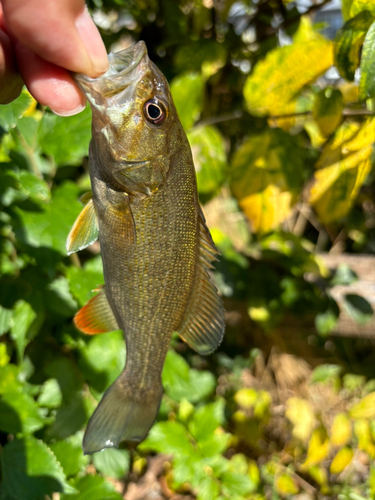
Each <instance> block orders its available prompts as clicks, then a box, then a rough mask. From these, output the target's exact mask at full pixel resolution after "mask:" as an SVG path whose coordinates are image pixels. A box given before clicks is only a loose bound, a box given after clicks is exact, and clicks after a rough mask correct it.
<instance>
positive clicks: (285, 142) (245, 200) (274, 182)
mask: <svg viewBox="0 0 375 500" xmlns="http://www.w3.org/2000/svg"><path fill="white" fill-rule="evenodd" d="M298 141H299V139H297V138H294V137H292V136H290V135H289V134H286V133H285V132H283V131H282V130H280V129H268V130H267V131H266V132H264V133H262V134H258V135H256V136H252V137H251V138H250V139H249V140H247V141H246V142H245V143H244V144H243V145H242V146H241V147H240V148H239V149H238V150H237V152H236V153H235V155H234V157H233V162H232V164H233V168H232V178H231V188H232V191H233V194H234V196H235V197H236V198H237V200H238V202H239V205H240V207H241V209H242V210H243V211H244V212H245V214H246V215H247V217H248V218H249V220H250V222H251V224H252V227H253V229H254V231H257V232H266V231H269V230H271V229H274V228H276V227H277V226H278V225H279V224H280V223H281V222H283V221H284V220H285V219H286V218H287V217H288V216H289V214H290V212H291V208H292V206H293V205H294V203H295V202H296V200H297V197H298V194H299V192H300V183H301V172H302V162H303V154H304V153H303V150H302V148H301V146H300V144H299V142H298Z"/></svg>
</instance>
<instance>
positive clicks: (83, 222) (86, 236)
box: [66, 193, 99, 255]
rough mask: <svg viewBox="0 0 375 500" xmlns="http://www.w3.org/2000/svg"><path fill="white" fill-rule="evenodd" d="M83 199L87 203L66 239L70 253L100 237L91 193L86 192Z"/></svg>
mask: <svg viewBox="0 0 375 500" xmlns="http://www.w3.org/2000/svg"><path fill="white" fill-rule="evenodd" d="M81 201H82V202H83V203H86V205H85V206H84V207H83V209H82V211H81V213H80V214H79V216H78V217H77V219H76V221H75V223H74V224H73V227H72V229H71V230H70V233H69V235H68V239H67V240H66V250H67V252H68V255H70V254H71V253H74V252H78V251H79V250H83V249H84V248H86V247H88V246H89V245H92V244H93V243H94V242H95V241H96V240H97V239H98V234H99V230H98V221H97V216H96V212H95V207H94V202H93V201H92V195H91V193H86V194H85V195H84V196H83V197H82V198H81Z"/></svg>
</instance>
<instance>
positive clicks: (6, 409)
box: [0, 387, 44, 434]
mask: <svg viewBox="0 0 375 500" xmlns="http://www.w3.org/2000/svg"><path fill="white" fill-rule="evenodd" d="M43 426H44V419H43V417H42V416H41V414H40V411H39V408H38V405H37V404H36V403H35V401H34V399H33V398H32V397H31V396H29V395H28V394H26V393H25V392H23V391H22V388H21V387H19V388H18V389H17V390H14V391H6V392H5V393H4V394H3V396H2V398H1V400H0V429H1V430H3V431H5V432H8V433H11V434H16V433H17V432H22V433H26V434H32V433H33V432H35V431H37V430H39V429H41V428H42V427H43Z"/></svg>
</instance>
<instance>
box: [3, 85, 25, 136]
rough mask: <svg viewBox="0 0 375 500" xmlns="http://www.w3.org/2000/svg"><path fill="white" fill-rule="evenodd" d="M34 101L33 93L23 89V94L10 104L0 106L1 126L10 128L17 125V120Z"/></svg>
mask: <svg viewBox="0 0 375 500" xmlns="http://www.w3.org/2000/svg"><path fill="white" fill-rule="evenodd" d="M32 102H33V98H32V97H31V95H30V94H29V93H28V92H26V91H23V92H22V94H21V95H20V96H19V97H18V98H17V99H16V100H15V101H13V102H11V103H10V104H6V105H3V106H0V126H1V127H2V128H3V129H4V130H9V129H11V128H14V127H15V126H16V125H17V121H18V120H19V119H20V118H21V116H22V115H23V113H24V112H25V111H26V110H27V108H29V107H30V105H31V103H32Z"/></svg>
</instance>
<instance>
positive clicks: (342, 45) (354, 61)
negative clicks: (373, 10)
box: [334, 11, 373, 81]
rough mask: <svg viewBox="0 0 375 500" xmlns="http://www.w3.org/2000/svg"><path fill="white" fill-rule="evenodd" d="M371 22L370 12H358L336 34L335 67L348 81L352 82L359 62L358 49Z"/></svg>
mask: <svg viewBox="0 0 375 500" xmlns="http://www.w3.org/2000/svg"><path fill="white" fill-rule="evenodd" d="M372 21H373V16H372V15H371V14H370V12H368V11H363V12H360V13H359V14H358V15H356V17H354V18H353V19H350V20H349V21H348V22H346V23H345V24H344V26H343V27H342V28H341V29H340V30H339V31H338V32H337V34H336V38H335V50H334V53H335V65H336V67H337V69H338V70H339V73H340V75H341V76H342V77H343V78H346V79H347V80H349V81H353V80H354V73H355V70H356V69H357V68H358V66H359V61H360V49H361V47H362V45H363V41H364V39H365V36H366V33H367V30H368V29H369V27H370V26H371V23H372Z"/></svg>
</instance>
